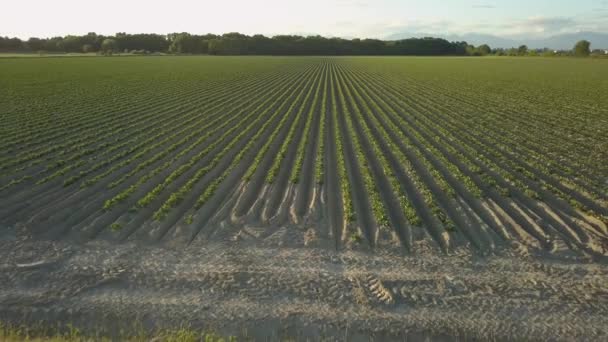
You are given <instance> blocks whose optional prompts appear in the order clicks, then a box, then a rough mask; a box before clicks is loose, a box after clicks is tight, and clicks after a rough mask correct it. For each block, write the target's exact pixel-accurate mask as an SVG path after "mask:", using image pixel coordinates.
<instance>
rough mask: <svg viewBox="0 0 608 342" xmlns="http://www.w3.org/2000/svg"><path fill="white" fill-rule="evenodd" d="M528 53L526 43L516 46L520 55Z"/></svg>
mask: <svg viewBox="0 0 608 342" xmlns="http://www.w3.org/2000/svg"><path fill="white" fill-rule="evenodd" d="M527 53H528V46H527V45H520V46H519V47H518V48H517V54H518V55H520V56H525V55H526V54H527Z"/></svg>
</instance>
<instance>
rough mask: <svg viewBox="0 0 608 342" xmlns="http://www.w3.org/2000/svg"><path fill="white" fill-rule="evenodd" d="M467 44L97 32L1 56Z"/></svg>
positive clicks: (387, 50) (462, 46) (10, 41)
mask: <svg viewBox="0 0 608 342" xmlns="http://www.w3.org/2000/svg"><path fill="white" fill-rule="evenodd" d="M470 48H471V47H470V45H468V44H467V43H466V42H449V41H447V40H445V39H440V38H431V37H428V38H410V39H402V40H394V41H383V40H378V39H342V38H326V37H322V36H308V37H303V36H297V35H278V36H273V37H266V36H263V35H253V36H248V35H244V34H241V33H236V32H234V33H226V34H223V35H215V34H205V35H194V34H190V33H186V32H182V33H171V34H167V35H160V34H127V33H117V34H115V35H113V36H104V35H98V34H96V33H94V32H91V33H88V34H86V35H83V36H76V35H68V36H65V37H53V38H30V39H28V40H21V39H19V38H9V37H0V52H34V53H42V52H49V53H62V52H98V53H104V54H111V53H116V52H124V51H126V52H135V53H155V52H161V53H183V54H213V55H455V56H459V55H460V56H462V55H467V54H468V50H467V49H470Z"/></svg>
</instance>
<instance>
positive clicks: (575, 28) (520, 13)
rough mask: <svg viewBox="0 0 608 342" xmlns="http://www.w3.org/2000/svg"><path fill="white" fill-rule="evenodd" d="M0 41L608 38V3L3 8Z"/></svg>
mask: <svg viewBox="0 0 608 342" xmlns="http://www.w3.org/2000/svg"><path fill="white" fill-rule="evenodd" d="M0 8H1V9H2V14H1V15H0V36H11V37H13V36H15V37H19V38H22V39H27V38H29V37H51V36H57V35H61V36H63V35H67V34H86V33H87V32H96V33H98V34H107V35H109V34H114V33H116V32H127V33H141V32H145V33H161V34H164V33H171V32H184V31H185V32H190V33H197V34H202V33H217V34H221V33H226V32H241V33H245V34H257V33H260V34H264V35H268V36H272V35H276V34H300V35H315V34H320V35H323V36H337V37H344V38H354V37H359V38H380V39H382V38H386V37H389V36H391V35H394V34H401V33H407V34H416V33H428V34H464V33H481V34H491V35H497V36H501V37H508V38H521V37H528V38H530V37H533V38H542V37H547V36H552V35H556V34H560V33H572V32H580V31H594V32H601V33H608V0H473V1H470V0H374V1H372V0H217V1H210V0H199V1H195V0H170V1H156V0H146V1H144V0H102V1H99V0H3V1H2V6H1V7H0Z"/></svg>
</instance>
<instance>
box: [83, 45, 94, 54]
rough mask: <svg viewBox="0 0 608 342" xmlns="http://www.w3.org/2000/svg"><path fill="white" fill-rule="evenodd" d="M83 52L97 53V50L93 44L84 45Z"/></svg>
mask: <svg viewBox="0 0 608 342" xmlns="http://www.w3.org/2000/svg"><path fill="white" fill-rule="evenodd" d="M82 52H84V53H89V52H95V48H94V47H93V45H91V44H84V45H83V46H82Z"/></svg>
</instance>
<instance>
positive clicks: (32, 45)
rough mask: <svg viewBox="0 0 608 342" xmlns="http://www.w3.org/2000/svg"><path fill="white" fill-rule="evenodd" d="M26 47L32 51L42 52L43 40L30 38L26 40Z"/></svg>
mask: <svg viewBox="0 0 608 342" xmlns="http://www.w3.org/2000/svg"><path fill="white" fill-rule="evenodd" d="M27 47H28V48H29V49H30V50H32V51H40V50H44V40H42V39H40V38H34V37H32V38H30V39H28V40H27Z"/></svg>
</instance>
